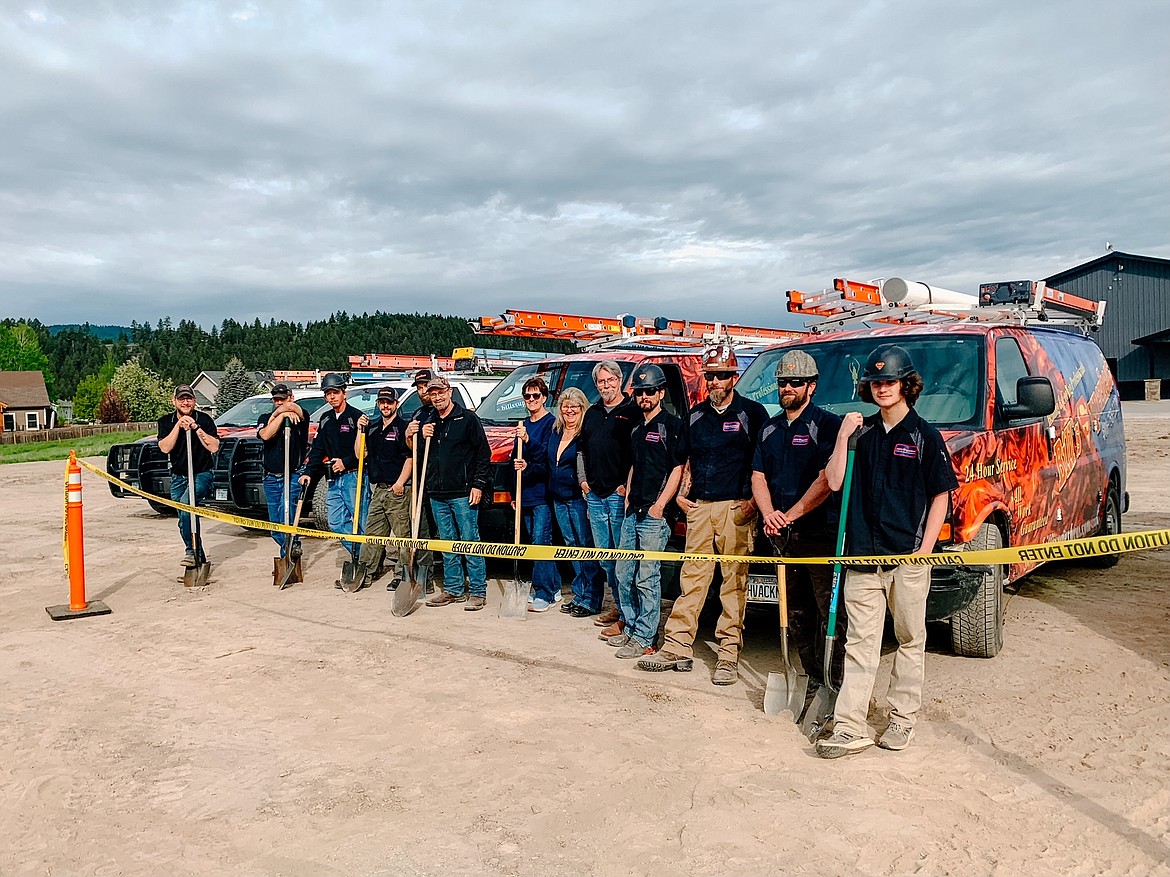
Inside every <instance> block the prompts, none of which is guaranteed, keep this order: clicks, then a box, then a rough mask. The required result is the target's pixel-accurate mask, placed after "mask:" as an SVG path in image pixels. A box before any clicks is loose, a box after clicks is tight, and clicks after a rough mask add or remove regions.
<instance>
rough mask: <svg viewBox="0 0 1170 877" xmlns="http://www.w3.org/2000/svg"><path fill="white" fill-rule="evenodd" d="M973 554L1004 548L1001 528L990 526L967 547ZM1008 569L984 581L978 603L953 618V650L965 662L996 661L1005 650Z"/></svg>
mask: <svg viewBox="0 0 1170 877" xmlns="http://www.w3.org/2000/svg"><path fill="white" fill-rule="evenodd" d="M967 547H968V548H969V549H970V550H971V551H985V550H994V549H996V548H1003V534H1002V533H1000V531H999V527H997V526H995V524H992V523H986V524H984V525H983V527H982V528H981V529H980V530H979V533H978V535H976V537H975V538H974V539H972V540H971V543H970V544H969V545H968V546H967ZM1003 585H1004V566H1003V564H1000V563H997V564H995V565H994V566H993V567H991V572H989V573H988V574H987V575H985V576H984V577H983V582H982V583H981V584H980V585H979V590H978V592H977V593H976V594H975V599H973V600H972V601H971V602H970V603H968V604H967V605H966V606H964V607H963V609H962V610H961V611H960V612H957V613H955V614H954V615H952V616H951V648H952V649H954V651H955V654H956V655H961V656H963V657H965V658H994V657H995V656H996V655H997V654H999V650H1000V649H1001V648H1003V611H1004V606H1005V602H1004V598H1003Z"/></svg>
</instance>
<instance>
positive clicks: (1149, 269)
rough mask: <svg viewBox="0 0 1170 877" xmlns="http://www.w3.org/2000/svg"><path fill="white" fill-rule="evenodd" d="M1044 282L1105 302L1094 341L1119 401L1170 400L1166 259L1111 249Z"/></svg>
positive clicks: (1168, 271) (1169, 294)
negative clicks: (1106, 363)
mask: <svg viewBox="0 0 1170 877" xmlns="http://www.w3.org/2000/svg"><path fill="white" fill-rule="evenodd" d="M1045 282H1046V283H1047V284H1048V285H1049V286H1054V287H1056V288H1057V289H1063V290H1064V291H1065V292H1070V293H1072V294H1073V295H1079V296H1083V297H1084V298H1090V299H1093V300H1094V301H1101V300H1102V299H1104V300H1105V301H1107V302H1108V305H1106V309H1105V320H1104V322H1103V324H1102V326H1101V329H1100V331H1099V332H1098V333H1097V334H1096V336H1095V338H1096V341H1097V343H1098V344H1099V345H1100V346H1101V350H1102V351H1103V352H1104V353H1105V359H1106V361H1108V363H1109V368H1110V369H1112V370H1113V375H1114V377H1115V378H1117V384H1118V388H1119V389H1120V391H1121V397H1122V398H1123V399H1143V398H1150V397H1152V398H1165V397H1167V396H1170V259H1159V258H1157V257H1154V256H1137V255H1133V254H1131V253H1118V252H1115V251H1112V250H1111V251H1110V252H1108V253H1106V254H1105V255H1104V256H1101V257H1100V258H1098V259H1093V260H1092V261H1090V262H1085V263H1084V264H1083V265H1077V266H1076V267H1075V268H1069V269H1068V270H1067V271H1061V272H1060V273H1059V274H1053V275H1052V276H1051V277H1047V278H1045ZM1154 381H1157V382H1159V383H1153V382H1154ZM1147 382H1150V383H1149V384H1147ZM1147 387H1148V390H1147ZM1155 394H1156V395H1155Z"/></svg>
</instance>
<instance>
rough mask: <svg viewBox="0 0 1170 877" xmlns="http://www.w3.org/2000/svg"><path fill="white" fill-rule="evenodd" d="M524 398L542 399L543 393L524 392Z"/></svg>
mask: <svg viewBox="0 0 1170 877" xmlns="http://www.w3.org/2000/svg"><path fill="white" fill-rule="evenodd" d="M524 398H525V399H543V398H544V393H525V394H524Z"/></svg>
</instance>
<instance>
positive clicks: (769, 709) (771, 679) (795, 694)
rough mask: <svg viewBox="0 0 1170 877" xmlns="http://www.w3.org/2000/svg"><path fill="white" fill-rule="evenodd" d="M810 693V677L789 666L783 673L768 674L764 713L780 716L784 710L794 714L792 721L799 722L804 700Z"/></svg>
mask: <svg viewBox="0 0 1170 877" xmlns="http://www.w3.org/2000/svg"><path fill="white" fill-rule="evenodd" d="M807 695H808V677H807V676H805V675H804V674H803V673H797V672H796V670H795V668H793V667H788V668H787V670H786V671H785V672H783V673H779V672H776V671H773V672H771V673H769V674H768V682H767V685H766V686H765V687H764V715H766V716H778V715H780V714H781V713H783V712H788V713H791V714H792V721H794V722H797V723H799V722H800V716H801V713H803V712H804V701H805V698H806V697H807Z"/></svg>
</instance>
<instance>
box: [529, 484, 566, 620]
mask: <svg viewBox="0 0 1170 877" xmlns="http://www.w3.org/2000/svg"><path fill="white" fill-rule="evenodd" d="M520 521H521V523H522V524H523V525H524V533H525V536H526V537H527V538H528V539H529V544H530V545H551V544H552V506H550V505H546V504H544V503H541V504H540V505H534V506H529V507H528V508H521V509H520ZM561 585H562V583H561V574H560V571H559V570H558V569H557V562H556V561H555V560H534V561H533V562H532V590H533V591H534V594H533V596H535V597H539V598H540V599H542V600H547V601H548V602H550V603H552V602H553V601H554V599H555V598H556V595H557V594H559V593H560V592H561Z"/></svg>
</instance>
